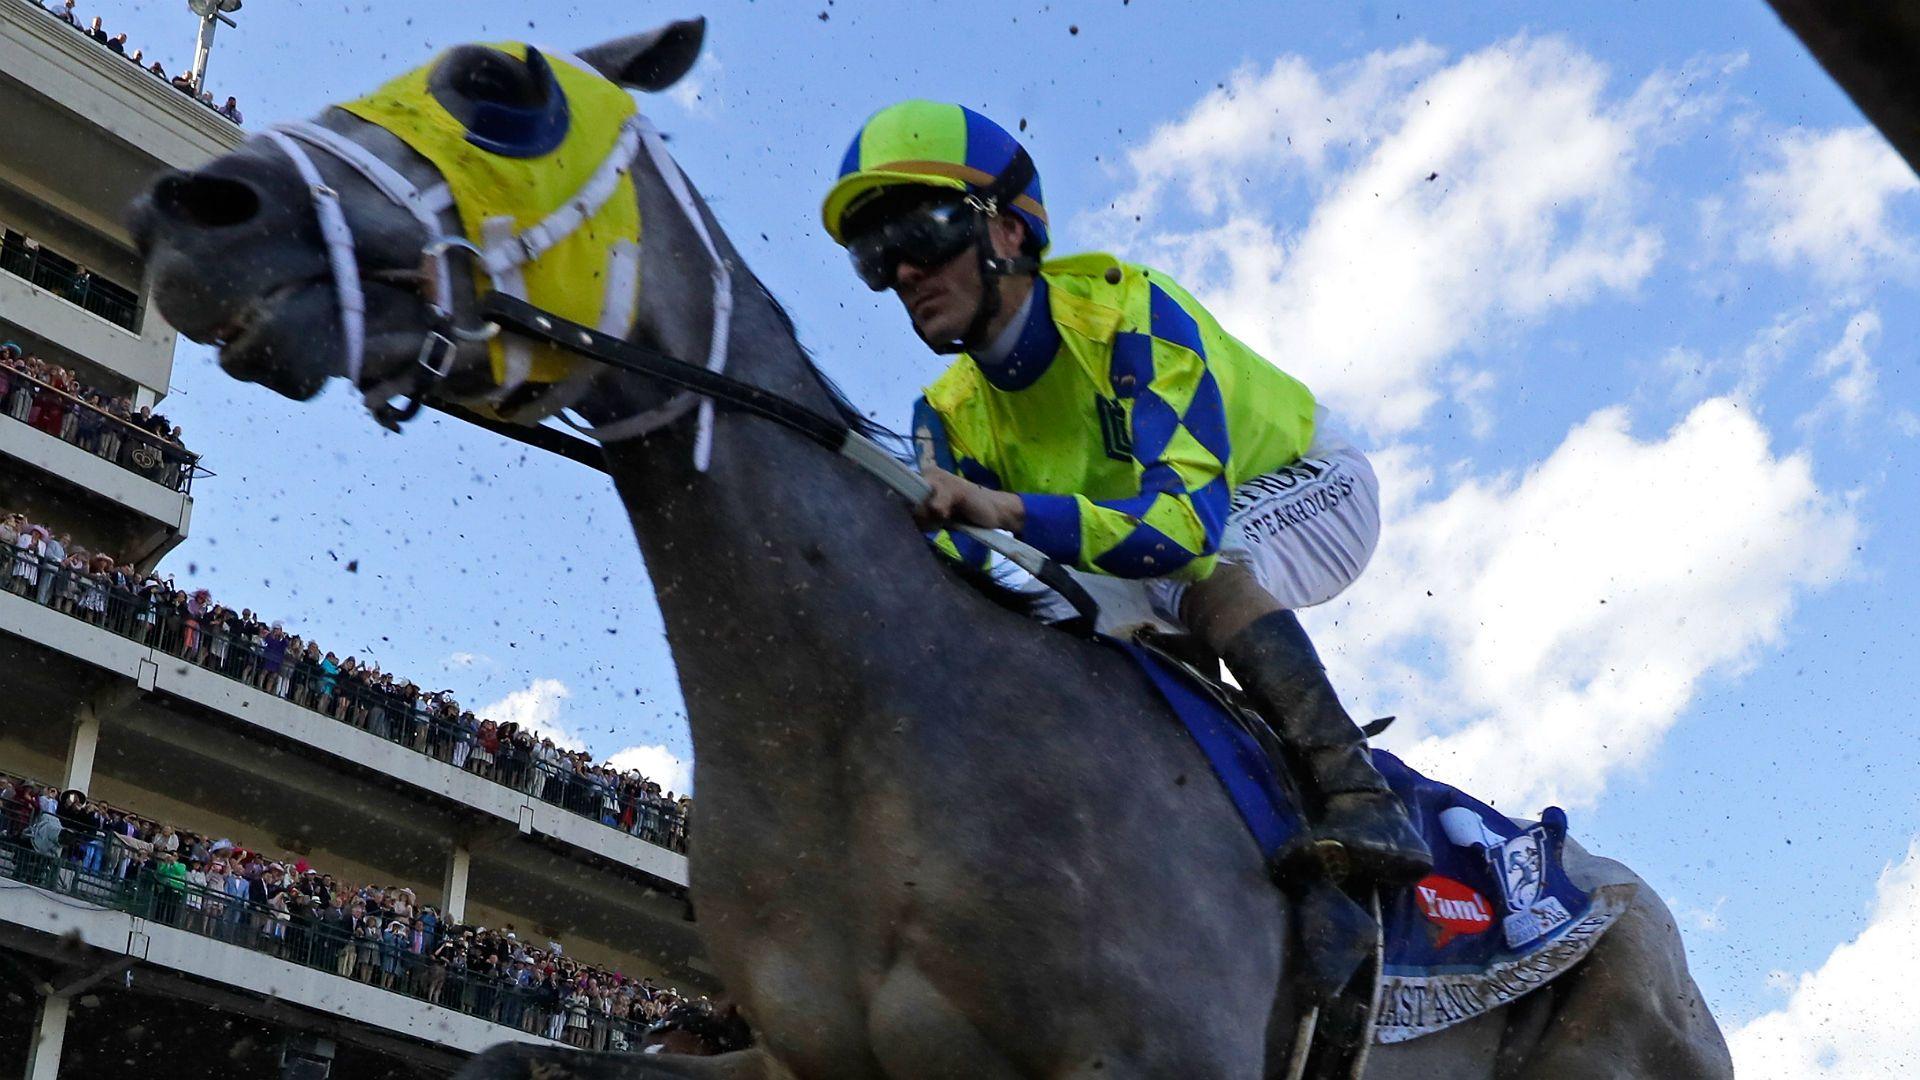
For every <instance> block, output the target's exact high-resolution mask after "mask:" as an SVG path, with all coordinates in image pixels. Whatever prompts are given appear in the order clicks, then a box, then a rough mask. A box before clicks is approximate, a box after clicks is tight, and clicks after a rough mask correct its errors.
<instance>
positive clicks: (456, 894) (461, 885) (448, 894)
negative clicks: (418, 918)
mask: <svg viewBox="0 0 1920 1080" xmlns="http://www.w3.org/2000/svg"><path fill="white" fill-rule="evenodd" d="M472 865H473V849H472V848H469V847H468V846H467V845H466V844H464V843H459V842H456V843H455V844H454V845H453V851H452V852H450V853H449V854H448V856H447V878H446V881H445V882H444V883H442V885H441V886H440V917H441V921H442V922H452V923H458V922H465V921H466V918H467V871H468V869H469V868H471V867H472Z"/></svg>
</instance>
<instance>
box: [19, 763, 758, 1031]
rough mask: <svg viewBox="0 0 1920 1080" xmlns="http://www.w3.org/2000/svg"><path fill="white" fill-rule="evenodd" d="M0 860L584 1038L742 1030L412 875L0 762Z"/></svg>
mask: <svg viewBox="0 0 1920 1080" xmlns="http://www.w3.org/2000/svg"><path fill="white" fill-rule="evenodd" d="M0 874H4V875H5V876H9V877H13V878H15V879H16V880H24V881H27V882H28V883H29V884H33V885H37V886H40V887H42V888H52V889H56V890H58V891H62V892H66V893H69V894H71V895H76V896H80V897H82V898H85V899H91V900H94V901H95V902H100V903H105V904H108V905H109V906H118V907H121V908H122V909H133V910H138V911H140V912H141V913H143V914H145V915H147V916H148V917H150V918H152V919H154V920H155V921H158V922H163V923H166V924H167V925H169V926H175V927H179V928H181V929H183V930H187V931H189V932H191V933H195V934H201V935H204V936H207V937H212V938H217V939H219V940H222V941H225V942H228V943H229V944H235V945H241V946H244V947H247V948H250V949H254V950H257V951H261V952H266V953H270V954H272V955H274V956H278V957H280V958H282V959H286V960H290V961H293V962H295V963H299V964H302V965H305V966H307V967H313V968H318V969H321V970H324V971H330V972H332V973H334V974H336V975H339V976H342V977H344V978H351V979H357V980H359V981H361V982H363V983H368V984H371V985H375V986H379V987H382V988H385V989H388V990H392V991H395V992H397V993H402V994H409V995H411V996H413V997H416V998H420V999H422V1000H425V1001H428V1002H431V1003H433V1004H436V1005H442V1006H445V1007H447V1008H451V1009H457V1010H459V1011H461V1012H465V1013H468V1014H470V1015H474V1016H479V1017H482V1018H484V1019H488V1020H491V1021H494V1022H496V1023H500V1024H505V1025H507V1026H509V1027H514V1028H518V1029H519V1030H521V1031H524V1032H527V1033H529V1034H534V1035H544V1036H545V1037H547V1038H550V1039H556V1040H560V1041H564V1042H567V1043H569V1044H571V1045H574V1046H578V1047H582V1048H586V1049H596V1050H640V1049H643V1047H644V1046H645V1045H647V1044H648V1043H650V1042H664V1041H667V1040H666V1036H667V1034H668V1033H669V1032H670V1031H676V1030H677V1031H680V1032H682V1033H685V1032H695V1033H698V1034H699V1036H700V1039H699V1042H700V1043H701V1044H703V1045H704V1047H705V1049H706V1051H707V1052H716V1051H718V1050H724V1049H735V1048H738V1047H740V1046H744V1045H746V1044H747V1042H748V1041H749V1040H750V1035H749V1034H748V1032H747V1030H746V1025H745V1023H744V1021H742V1020H741V1019H740V1018H739V1015H738V1012H737V1011H735V1010H732V1009H715V1007H714V1006H713V1005H712V1003H710V1002H709V1001H708V1000H707V999H705V998H697V999H695V998H687V997H683V996H682V995H680V994H679V993H678V992H677V991H675V990H673V989H671V988H669V987H662V986H656V985H655V984H654V982H653V980H652V979H650V978H640V979H636V978H633V977H631V976H628V975H626V974H623V973H622V972H620V971H619V970H617V969H610V968H607V967H605V966H601V965H595V964H587V963H583V962H581V961H579V960H577V959H575V958H573V957H571V956H568V955H567V953H566V950H565V949H564V948H563V947H562V946H561V945H560V944H559V943H558V942H553V941H548V942H546V943H545V944H537V943H536V942H535V941H534V940H532V939H530V938H522V936H521V935H520V934H519V933H518V932H517V931H516V930H515V928H514V927H513V926H512V925H511V924H509V925H505V926H501V927H494V928H489V927H485V926H475V925H466V924H462V923H458V922H456V921H453V920H449V919H447V918H446V917H444V916H443V914H442V913H441V912H440V911H438V910H437V909H435V908H434V907H433V906H432V905H430V904H424V903H422V902H421V901H420V900H419V898H418V897H417V896H416V895H415V893H414V891H413V890H412V889H411V888H407V887H400V886H392V885H377V884H363V883H358V882H353V881H349V880H346V879H344V878H340V877H336V876H335V875H333V874H329V873H325V872H324V871H322V870H321V869H319V868H318V867H314V866H311V865H309V864H308V863H307V861H306V860H304V859H299V858H293V857H282V858H275V857H272V856H269V855H267V854H265V853H263V852H260V851H254V850H249V849H246V848H243V847H241V846H239V845H237V844H235V843H234V842H233V841H231V840H228V839H220V838H214V837H211V836H207V835H204V834H200V833H193V832H187V831H184V830H181V829H178V828H176V827H175V826H173V825H171V824H163V823H159V822H155V821H151V820H148V819H146V818H143V817H141V816H139V815H137V814H133V813H130V812H128V811H125V810H121V809H117V808H115V807H111V806H107V805H104V804H102V803H99V802H95V801H93V800H90V799H89V798H88V797H87V796H86V794H85V793H83V792H81V791H78V790H71V789H70V790H67V791H64V792H63V791H59V790H57V789H56V788H54V787H51V786H49V785H44V784H34V783H31V782H29V781H27V780H25V779H22V778H19V777H15V776H8V775H5V774H0ZM721 1044H724V1045H721ZM674 1048H675V1049H681V1048H682V1047H679V1046H675V1047H674Z"/></svg>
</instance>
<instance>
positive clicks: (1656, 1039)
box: [1498, 887, 1733, 1080]
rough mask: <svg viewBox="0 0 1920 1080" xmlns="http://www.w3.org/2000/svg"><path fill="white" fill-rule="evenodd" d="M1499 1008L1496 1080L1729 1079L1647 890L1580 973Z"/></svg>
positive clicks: (1722, 1049) (1709, 1022)
mask: <svg viewBox="0 0 1920 1080" xmlns="http://www.w3.org/2000/svg"><path fill="white" fill-rule="evenodd" d="M1536 997H1537V998H1540V999H1541V1000H1540V1001H1538V1002H1534V1001H1533V1000H1532V999H1533V998H1536ZM1506 1011H1507V1012H1509V1013H1510V1014H1511V1015H1510V1016H1509V1024H1508V1035H1509V1038H1508V1040H1507V1042H1506V1045H1505V1046H1504V1047H1503V1049H1502V1053H1501V1061H1502V1065H1503V1067H1502V1068H1501V1069H1500V1070H1499V1072H1498V1075H1499V1076H1500V1078H1501V1080H1629V1078H1642V1077H1659V1078H1661V1080H1666V1078H1669V1077H1671V1078H1673V1080H1695V1078H1700V1080H1723V1078H1724V1080H1731V1078H1732V1076H1733V1059H1732V1057H1731V1056H1730V1055H1729V1054H1728V1053H1727V1043H1726V1040H1725V1039H1724V1038H1722V1037H1721V1035H1720V1026H1719V1025H1718V1024H1716V1023H1715V1022H1714V1019H1713V1014H1712V1013H1711V1012H1709V1011H1708V1010H1707V1006H1706V1002H1704V1001H1703V1000H1701V997H1700V988H1699V987H1698V986H1696V985H1695V984H1694V981H1693V976H1692V975H1690V974H1689V973H1688V972H1687V958H1686V949H1685V947H1684V946H1683V945H1682V944H1681V942H1680V932H1679V929H1678V928H1677V927H1676V926H1675V925H1674V921H1673V914H1672V913H1671V912H1670V911H1668V910H1667V905H1666V904H1665V902H1663V901H1662V900H1661V899H1660V898H1659V897H1658V896H1657V895H1655V894H1654V892H1653V890H1652V889H1649V888H1645V887H1643V888H1642V889H1641V890H1640V894H1639V896H1637V897H1636V898H1635V899H1634V903H1633V906H1632V907H1631V908H1629V909H1627V911H1626V912H1625V913H1624V914H1622V915H1621V916H1620V921H1619V922H1617V923H1615V924H1614V926H1613V927H1612V929H1610V930H1608V931H1607V935H1606V937H1604V938H1602V939H1601V940H1600V943H1599V944H1598V945H1596V946H1594V950H1593V952H1592V954H1590V955H1589V956H1588V957H1587V958H1586V959H1585V960H1584V961H1582V962H1581V963H1580V966H1579V967H1577V968H1575V969H1574V970H1572V971H1569V972H1567V973H1566V974H1565V975H1563V976H1561V977H1560V978H1559V979H1557V980H1555V981H1554V983H1553V984H1552V985H1550V986H1548V987H1546V988H1545V989H1544V990H1542V991H1540V992H1539V993H1537V994H1534V995H1531V996H1530V997H1529V998H1525V999H1522V1000H1521V1001H1519V1002H1517V1003H1516V1004H1515V1006H1514V1007H1512V1008H1510V1009H1508V1010H1506Z"/></svg>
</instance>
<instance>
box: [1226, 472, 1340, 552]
mask: <svg viewBox="0 0 1920 1080" xmlns="http://www.w3.org/2000/svg"><path fill="white" fill-rule="evenodd" d="M1353 483H1354V481H1353V477H1351V476H1348V475H1347V474H1346V473H1344V472H1342V471H1340V467H1339V466H1338V465H1337V464H1335V463H1334V462H1331V461H1328V460H1327V459H1326V458H1304V457H1303V458H1301V459H1300V460H1298V461H1296V462H1294V463H1293V464H1292V465H1289V466H1287V467H1286V468H1284V469H1281V470H1280V471H1278V472H1271V473H1268V474H1266V475H1265V476H1256V477H1254V478H1253V479H1251V480H1249V481H1247V482H1246V483H1244V484H1241V485H1240V486H1239V487H1237V488H1235V489H1234V492H1233V509H1232V510H1231V511H1229V513H1230V514H1231V515H1238V514H1243V513H1246V512H1247V511H1250V510H1252V509H1254V508H1255V507H1259V506H1262V505H1263V504H1264V505H1265V509H1263V510H1261V512H1260V513H1259V514H1257V515H1255V516H1253V517H1250V518H1248V519H1247V520H1246V521H1244V522H1242V523H1241V526H1240V528H1241V529H1242V530H1244V531H1245V533H1246V535H1247V538H1248V539H1249V540H1258V539H1260V538H1261V537H1263V536H1267V537H1271V536H1278V535H1280V533H1281V532H1283V531H1284V530H1286V529H1289V528H1291V527H1293V526H1295V525H1298V524H1300V523H1301V522H1304V521H1308V520H1311V519H1313V518H1316V517H1319V516H1320V515H1321V514H1324V513H1326V512H1327V511H1329V510H1332V509H1333V508H1334V507H1336V506H1339V505H1340V502H1341V500H1343V499H1345V498H1346V497H1347V496H1349V495H1352V494H1353Z"/></svg>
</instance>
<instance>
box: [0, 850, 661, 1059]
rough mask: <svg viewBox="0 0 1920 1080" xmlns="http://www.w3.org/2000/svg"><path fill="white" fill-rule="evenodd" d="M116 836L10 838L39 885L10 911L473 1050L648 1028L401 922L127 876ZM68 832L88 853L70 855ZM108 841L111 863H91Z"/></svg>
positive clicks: (637, 1043)
mask: <svg viewBox="0 0 1920 1080" xmlns="http://www.w3.org/2000/svg"><path fill="white" fill-rule="evenodd" d="M49 817H50V815H49ZM14 820H17V817H15V818H14ZM55 820H56V824H57V819H55ZM28 831H29V832H31V831H32V830H28ZM54 831H55V832H56V833H57V832H58V830H57V829H55V830H54ZM116 839H117V838H115V837H113V836H109V835H105V834H100V835H95V836H91V837H87V836H77V837H76V836H75V835H74V834H72V833H71V832H69V833H67V834H66V836H65V837H64V838H63V839H62V840H59V841H48V842H44V843H30V842H27V841H25V840H23V839H21V838H18V837H11V836H10V837H7V838H5V839H0V878H4V879H6V880H7V881H10V882H15V883H18V884H19V885H24V886H27V887H28V888H29V889H30V890H31V893H30V894H29V895H27V896H20V895H19V894H18V893H17V892H16V893H12V894H10V896H9V903H8V904H7V905H6V910H5V915H4V917H5V918H6V919H7V920H8V921H10V922H13V923H15V924H16V925H19V926H21V927H22V928H24V929H28V930H40V931H44V932H48V933H51V934H52V935H54V936H55V937H64V936H66V935H70V934H76V933H77V934H78V936H79V938H80V940H79V941H78V942H73V941H68V942H67V947H68V948H70V949H73V948H81V947H87V946H91V947H95V948H101V949H105V950H108V951H111V952H119V953H125V954H127V955H129V956H131V957H134V958H135V959H137V960H140V961H144V962H145V963H147V964H153V965H159V966H163V967H168V968H172V969H174V970H175V971H178V972H181V973H184V974H188V975H192V976H197V977H199V978H202V979H208V980H212V981H215V982H219V983H224V984H227V985H229V986H236V987H242V988H245V989H248V990H252V991H256V992H260V993H264V994H267V995H269V996H271V997H273V998H276V999H279V1000H280V1001H282V1002H285V1003H287V1004H290V1005H295V1006H301V1007H305V1008H308V1009H313V1010H316V1011H319V1012H324V1013H328V1014H330V1015H334V1016H339V1017H343V1018H345V1019H350V1020H353V1021H355V1022H358V1023H363V1024H372V1025H374V1026H376V1027H381V1028H385V1029H387V1030H388V1031H391V1032H394V1033H396V1034H400V1035H405V1036H408V1037H411V1038H414V1039H421V1040H424V1041H427V1042H430V1043H435V1044H438V1045H439V1046H442V1047H446V1048H448V1049H452V1050H457V1051H461V1052H464V1053H469V1054H470V1053H475V1052H478V1051H479V1050H482V1049H485V1048H486V1047H488V1046H491V1045H493V1044H495V1043H499V1042H505V1041H508V1040H516V1041H542V1040H545V1039H549V1038H550V1039H551V1040H553V1041H562V1040H564V1041H566V1042H569V1043H571V1044H572V1045H575V1046H582V1047H586V1048H589V1049H595V1050H612V1051H629V1050H631V1051H637V1050H639V1049H640V1048H641V1045H642V1043H643V1042H644V1040H645V1036H646V1026H645V1025H644V1024H643V1023H639V1022H636V1021H634V1020H631V1019H627V1018H622V1017H615V1016H611V1015H608V1014H607V1013H605V1012H601V1011H598V1010H595V1009H593V1008H590V1007H589V1004H588V1002H587V1000H586V998H585V996H584V995H581V996H579V997H578V998H577V999H574V1000H569V999H568V998H567V997H566V996H565V995H562V994H555V993H552V992H543V991H542V990H541V989H539V988H536V987H532V986H523V985H520V984H519V982H518V981H517V980H508V979H500V978H496V977H492V976H488V975H482V974H478V973H475V972H473V971H470V970H467V969H465V968H464V967H456V966H454V965H452V964H448V963H444V962H439V963H437V962H435V961H434V960H433V959H432V957H431V956H430V955H429V954H428V950H427V949H425V948H424V947H422V946H424V944H425V943H424V941H422V942H414V941H411V940H402V939H403V938H404V937H406V935H402V934H399V933H398V932H394V933H390V934H386V935H384V936H383V935H382V934H380V933H378V932H376V931H374V930H372V929H371V928H370V927H368V926H364V925H363V926H362V927H359V928H356V929H348V928H346V927H344V926H342V925H339V924H338V923H336V922H335V921H331V920H327V919H320V920H315V919H313V918H311V917H310V916H309V915H308V912H307V910H306V909H302V908H297V907H296V908H294V909H293V910H289V905H288V904H287V903H285V902H284V901H276V902H274V903H270V904H265V905H263V904H256V903H252V902H250V901H248V900H246V899H243V898H241V897H237V896H234V895H230V894H228V893H227V892H225V891H215V890H211V889H207V888H204V887H199V886H194V885H186V884H178V883H172V882H170V880H169V879H167V878H165V877H162V876H156V875H153V874H141V875H139V876H137V877H134V878H129V879H123V878H120V877H118V876H116V875H115V874H114V872H113V869H112V868H113V865H114V864H115V863H116V862H117V861H118V859H119V857H120V856H122V855H126V854H129V853H131V852H132V850H133V849H131V848H127V847H114V846H111V845H113V844H114V843H115V841H116ZM136 843H137V842H136ZM61 846H65V847H68V848H73V849H76V853H83V854H82V858H81V859H80V860H75V859H72V858H68V857H67V856H66V855H65V854H63V853H62V852H61ZM49 848H50V849H51V850H50V851H49V850H44V849H49ZM95 851H97V852H99V853H100V855H101V856H102V858H101V859H100V860H99V861H100V863H101V868H92V865H91V862H92V860H91V859H90V856H91V855H92V854H93V853H94V852H95ZM106 856H112V858H107V857H106ZM75 902H77V903H75Z"/></svg>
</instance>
